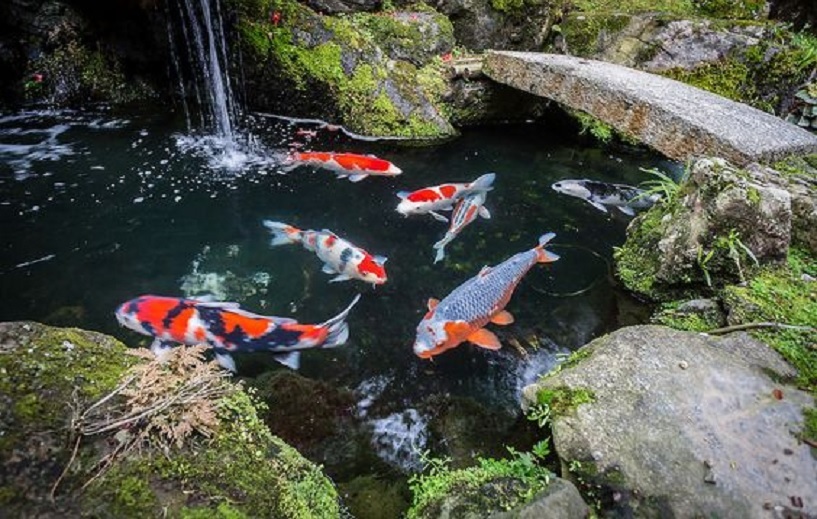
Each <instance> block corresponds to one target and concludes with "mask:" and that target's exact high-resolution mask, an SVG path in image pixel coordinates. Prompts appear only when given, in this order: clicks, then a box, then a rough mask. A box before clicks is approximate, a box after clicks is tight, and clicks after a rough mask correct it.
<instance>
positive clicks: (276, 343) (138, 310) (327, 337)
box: [116, 295, 360, 372]
mask: <svg viewBox="0 0 817 519" xmlns="http://www.w3.org/2000/svg"><path fill="white" fill-rule="evenodd" d="M358 299H360V295H357V296H356V297H355V298H354V300H353V301H352V303H351V304H350V305H349V306H348V307H346V309H345V310H344V311H342V312H341V313H339V314H338V315H336V316H335V317H333V318H331V319H329V320H328V321H326V322H323V323H321V324H300V323H298V321H296V320H295V319H289V318H286V317H273V316H265V315H258V314H254V313H251V312H247V311H246V310H242V309H240V308H239V305H238V304H237V303H224V302H219V303H210V302H202V301H198V300H195V299H183V298H177V297H162V296H153V295H144V296H140V297H137V298H135V299H131V300H130V301H127V302H125V303H123V304H121V305H120V306H119V308H117V310H116V320H117V321H119V324H120V325H122V326H125V327H126V328H130V329H131V330H134V331H136V332H139V333H141V334H143V335H148V336H150V337H154V341H153V344H152V345H151V349H152V350H153V352H154V353H155V354H156V356H157V357H160V358H161V357H162V356H163V355H164V354H165V353H166V351H167V350H168V349H169V348H171V347H172V346H173V344H174V343H176V344H187V345H193V344H208V345H210V346H211V347H212V348H213V351H214V352H215V355H216V360H218V363H219V364H221V365H222V366H223V367H224V368H225V369H228V370H230V371H233V372H235V371H236V368H235V361H234V360H233V358H232V357H231V356H230V354H231V353H235V352H242V353H243V352H253V351H268V352H271V353H272V354H273V357H274V358H275V360H277V361H278V362H280V363H281V364H284V365H285V366H288V367H290V368H292V369H298V366H299V365H300V353H299V351H300V350H305V349H310V348H331V347H334V346H340V345H341V344H344V343H345V342H346V341H347V340H348V338H349V326H348V325H347V324H346V317H347V316H348V315H349V311H350V310H351V309H352V307H354V306H355V304H356V303H357V301H358Z"/></svg>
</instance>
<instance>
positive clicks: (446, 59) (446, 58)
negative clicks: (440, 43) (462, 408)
mask: <svg viewBox="0 0 817 519" xmlns="http://www.w3.org/2000/svg"><path fill="white" fill-rule="evenodd" d="M451 57H452V56H451V53H450V52H447V53H445V54H443V55H442V56H440V58H442V60H443V61H444V62H446V63H448V62H449V61H451Z"/></svg>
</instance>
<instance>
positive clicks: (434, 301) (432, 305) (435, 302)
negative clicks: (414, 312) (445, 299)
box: [428, 297, 440, 312]
mask: <svg viewBox="0 0 817 519" xmlns="http://www.w3.org/2000/svg"><path fill="white" fill-rule="evenodd" d="M438 304H440V300H439V299H435V298H433V297H429V298H428V311H429V312H430V311H432V310H434V309H435V308H437V305H438Z"/></svg>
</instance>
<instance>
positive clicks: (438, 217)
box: [428, 211, 448, 223]
mask: <svg viewBox="0 0 817 519" xmlns="http://www.w3.org/2000/svg"><path fill="white" fill-rule="evenodd" d="M428 214H430V215H431V216H433V217H434V219H435V220H438V221H440V222H446V223H448V218H446V217H445V216H443V215H441V214H440V213H435V212H434V211H429V212H428Z"/></svg>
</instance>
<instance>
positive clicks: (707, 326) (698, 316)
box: [650, 301, 722, 332]
mask: <svg viewBox="0 0 817 519" xmlns="http://www.w3.org/2000/svg"><path fill="white" fill-rule="evenodd" d="M681 303H682V302H681V301H673V302H671V303H664V304H662V305H661V307H660V308H659V310H658V311H657V312H656V313H655V314H654V315H653V316H652V318H651V319H650V320H651V322H653V323H655V324H661V325H664V326H669V327H670V328H674V329H676V330H685V331H690V332H705V331H708V330H713V329H715V328H719V327H720V326H721V325H722V323H721V321H720V319H719V318H718V316H716V315H712V314H707V313H703V314H702V313H697V312H682V311H679V310H678V307H679V306H680V305H681Z"/></svg>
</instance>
